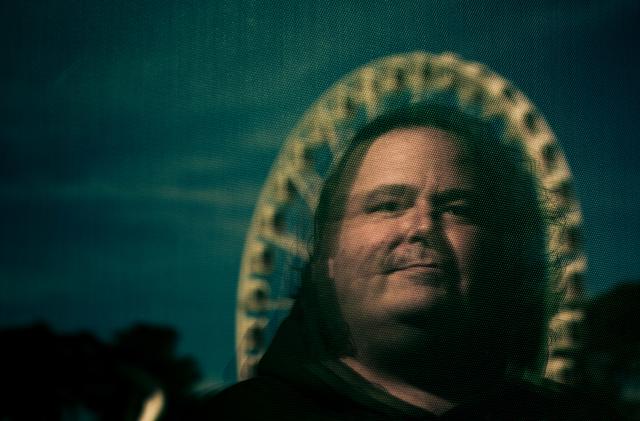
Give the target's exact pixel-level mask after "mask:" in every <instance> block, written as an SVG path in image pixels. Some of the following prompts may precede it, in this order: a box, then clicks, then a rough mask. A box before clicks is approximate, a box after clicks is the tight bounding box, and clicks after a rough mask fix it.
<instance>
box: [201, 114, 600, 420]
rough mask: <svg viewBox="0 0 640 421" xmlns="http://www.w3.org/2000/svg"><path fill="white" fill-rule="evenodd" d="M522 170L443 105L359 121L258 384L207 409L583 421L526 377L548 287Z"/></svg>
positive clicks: (536, 364) (536, 368) (230, 414)
mask: <svg viewBox="0 0 640 421" xmlns="http://www.w3.org/2000/svg"><path fill="white" fill-rule="evenodd" d="M528 169H529V166H528V165H527V160H526V158H525V154H524V153H523V152H522V151H521V150H520V149H519V147H518V146H516V145H510V144H507V143H504V142H500V141H499V139H498V137H497V136H496V135H495V131H494V128H493V127H491V126H490V125H488V124H486V123H483V122H481V121H479V120H477V119H474V118H471V117H469V116H466V115H464V114H462V113H460V112H458V111H456V110H453V109H450V108H447V107H445V106H434V105H414V106H410V107H407V108H403V109H400V110H397V111H395V112H393V113H392V114H389V115H384V116H382V117H380V118H378V119H376V120H374V121H373V122H371V123H370V124H368V125H367V126H365V127H364V128H363V129H362V130H360V131H359V132H358V134H356V136H355V137H354V139H353V140H352V141H351V143H350V145H349V147H348V148H347V150H346V151H345V152H344V153H343V154H342V157H341V158H340V160H339V161H338V162H337V164H336V165H335V167H334V168H333V170H332V172H331V173H330V175H329V177H328V179H327V180H326V182H325V185H324V187H323V190H322V193H321V195H320V200H319V204H318V208H317V209H316V214H315V219H314V223H315V228H314V238H313V248H312V255H311V259H310V262H309V264H308V265H307V267H306V268H305V270H304V271H303V274H302V284H301V290H300V293H299V296H298V299H297V300H296V304H295V306H294V308H293V310H292V312H291V315H290V316H289V317H288V319H287V320H285V322H284V323H283V324H282V326H281V328H280V330H279V332H278V334H277V335H276V338H275V339H274V342H273V343H272V345H271V347H270V348H269V350H268V351H267V353H266V354H265V356H264V357H263V359H262V361H261V363H260V366H259V368H258V376H257V377H256V378H254V379H251V380H248V381H245V382H242V383H240V384H238V385H236V386H233V387H231V388H230V389H228V390H226V391H224V392H222V393H220V394H219V395H218V396H216V397H215V398H214V399H213V401H211V402H210V403H209V406H208V407H207V410H206V411H205V412H208V413H209V414H212V413H217V414H220V412H222V413H224V414H225V415H226V417H227V418H228V419H318V420H325V419H327V420H328V419H380V420H387V419H440V418H442V419H476V418H477V419H525V418H526V419H550V418H551V419H594V418H593V416H594V414H596V413H595V412H594V411H593V408H585V407H575V405H574V403H575V402H576V401H575V398H573V397H570V396H568V394H566V393H565V396H563V397H562V398H559V397H558V395H557V393H555V392H552V391H550V390H547V388H544V387H542V386H541V385H540V384H535V383H533V382H525V379H538V378H539V373H540V370H541V369H542V367H543V364H544V357H545V352H544V350H545V345H546V329H545V326H546V321H547V314H546V312H547V308H548V302H547V295H546V292H547V285H548V283H549V280H550V277H551V276H552V271H550V269H549V259H548V256H547V254H546V247H545V245H546V230H545V220H544V214H543V212H542V210H541V206H540V203H539V202H538V200H539V199H538V197H539V196H540V195H539V194H538V191H537V185H536V182H535V178H534V177H533V175H532V174H530V172H529V170H528ZM595 416H596V418H595V419H599V418H597V417H598V416H599V415H595ZM590 417H591V418H590Z"/></svg>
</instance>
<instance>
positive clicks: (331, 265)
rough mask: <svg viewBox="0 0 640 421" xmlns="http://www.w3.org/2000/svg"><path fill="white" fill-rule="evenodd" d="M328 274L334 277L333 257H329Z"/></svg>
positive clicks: (330, 277) (331, 277)
mask: <svg viewBox="0 0 640 421" xmlns="http://www.w3.org/2000/svg"><path fill="white" fill-rule="evenodd" d="M327 276H328V277H329V279H333V257H329V258H327Z"/></svg>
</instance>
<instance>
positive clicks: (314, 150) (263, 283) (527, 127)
mask: <svg viewBox="0 0 640 421" xmlns="http://www.w3.org/2000/svg"><path fill="white" fill-rule="evenodd" d="M425 102H427V103H440V104H447V105H452V106H455V107H457V108H459V109H461V110H463V111H464V112H465V113H467V114H470V115H473V116H476V117H478V118H481V119H483V120H485V121H491V122H493V123H497V124H498V125H499V127H502V130H503V133H502V135H503V136H502V138H503V139H504V141H505V142H520V143H521V144H522V145H523V149H524V150H525V151H526V153H527V154H528V155H529V156H530V158H531V161H532V162H533V164H534V173H535V175H536V177H537V178H538V182H539V184H540V186H541V191H543V192H544V197H543V198H542V199H543V200H542V201H543V203H544V206H545V207H546V211H547V213H548V214H549V215H550V217H551V221H550V223H549V225H548V245H547V247H548V250H549V251H550V252H551V253H550V254H551V255H552V256H554V259H555V260H556V261H555V262H554V263H555V264H556V266H557V267H559V268H560V276H559V277H558V278H557V279H558V281H557V282H556V284H555V285H553V286H552V287H553V292H554V293H555V294H557V297H558V299H559V302H560V306H559V308H558V311H557V312H556V314H555V316H554V317H553V318H552V320H551V322H550V333H551V338H550V339H551V340H550V342H549V343H550V345H549V347H550V349H549V351H550V352H549V355H550V358H549V361H548V363H547V368H546V376H547V377H549V378H552V379H554V380H557V381H563V382H567V381H570V376H571V370H572V369H573V360H572V359H571V358H570V357H567V355H571V353H572V352H575V351H576V349H577V348H579V346H580V344H579V341H577V339H576V338H575V334H573V333H572V332H576V331H579V326H580V323H581V321H582V317H583V316H582V312H581V311H580V310H579V309H575V308H574V307H572V303H575V302H577V301H579V300H580V299H581V296H582V292H581V291H582V277H583V274H584V272H585V269H586V258H585V256H584V254H583V251H582V245H581V242H580V238H581V223H582V215H581V212H580V207H579V203H578V201H577V199H576V197H575V195H574V190H573V187H572V185H573V183H572V179H571V174H570V171H569V167H568V165H567V163H566V160H565V158H564V155H563V153H562V150H561V148H560V146H559V144H558V142H557V141H556V138H555V136H554V134H553V133H552V131H551V129H550V128H549V126H548V125H547V123H546V122H545V120H544V119H543V117H542V116H541V115H540V114H539V113H538V111H537V110H536V108H535V107H534V106H533V104H531V102H530V101H529V100H528V99H527V98H526V97H525V95H524V94H523V93H522V92H520V91H519V90H518V89H516V88H515V87H514V86H513V85H512V84H511V83H509V82H508V81H506V80H505V79H503V78H502V77H500V76H499V75H497V74H496V73H494V72H492V71H491V70H489V69H488V68H487V67H486V66H484V65H482V64H479V63H473V62H467V61H463V60H461V59H460V58H459V57H457V56H456V55H454V54H451V53H444V54H441V55H432V54H427V53H424V52H415V53H410V54H402V55H396V56H390V57H386V58H383V59H380V60H377V61H374V62H372V63H370V64H368V65H366V66H364V67H362V68H360V69H357V70H355V71H354V72H352V73H350V74H348V75H347V76H345V77H344V78H342V79H341V80H340V81H338V82H337V83H336V84H335V85H334V86H333V87H331V88H330V89H329V90H328V91H326V92H325V93H324V94H323V95H322V96H321V97H320V99H318V100H317V101H316V102H315V103H314V104H313V105H312V106H311V107H310V108H309V110H307V112H306V113H305V114H304V116H303V117H302V118H301V120H300V121H299V123H298V124H297V125H296V127H295V128H294V129H293V130H292V132H291V133H290V135H289V136H288V138H287V139H286V141H285V142H284V144H283V146H282V149H281V151H280V154H279V156H278V157H277V159H276V161H275V162H274V164H273V166H272V168H271V172H270V174H269V176H268V178H267V180H266V182H265V184H264V186H263V188H262V192H261V194H260V197H259V199H258V203H257V207H256V210H255V212H254V215H253V219H252V222H251V226H250V229H249V231H248V233H247V236H246V240H245V247H244V253H243V256H242V263H241V268H240V278H239V283H238V298H237V307H236V312H237V313H236V357H237V370H238V371H237V376H238V379H239V380H244V379H247V378H249V377H251V376H252V375H253V374H254V370H255V367H256V365H257V363H258V361H259V360H260V357H261V356H262V354H263V353H264V351H265V350H266V347H267V346H268V344H269V342H270V340H271V338H272V337H273V335H274V334H275V331H276V329H277V327H278V325H279V324H280V322H281V321H282V319H283V318H284V317H285V316H286V315H287V314H288V311H289V309H290V308H291V305H292V303H293V299H292V297H293V296H294V295H295V293H296V290H297V287H298V278H299V276H298V275H297V273H296V270H295V269H296V268H301V267H302V266H303V264H304V262H305V261H306V260H307V258H308V253H307V240H308V239H309V234H310V232H311V221H312V215H313V211H314V209H315V207H316V204H317V200H318V195H319V192H320V189H321V186H322V182H323V180H324V177H325V176H326V174H327V171H328V169H329V167H330V166H331V163H332V162H333V161H334V160H336V159H337V158H338V157H339V156H340V154H341V151H343V150H344V148H345V146H346V145H347V144H348V142H349V141H350V139H351V138H352V137H353V135H354V134H355V133H356V132H357V131H358V130H359V129H360V128H362V127H363V126H364V125H366V124H367V123H369V122H370V121H372V120H373V119H375V118H376V117H377V116H380V115H382V114H386V113H389V112H391V111H393V110H395V109H398V108H402V107H406V106H407V105H410V104H415V103H425Z"/></svg>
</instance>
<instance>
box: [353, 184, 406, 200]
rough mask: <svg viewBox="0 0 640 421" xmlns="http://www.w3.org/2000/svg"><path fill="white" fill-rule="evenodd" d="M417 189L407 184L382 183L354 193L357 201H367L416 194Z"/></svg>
mask: <svg viewBox="0 0 640 421" xmlns="http://www.w3.org/2000/svg"><path fill="white" fill-rule="evenodd" d="M416 194H417V189H416V188H415V187H414V186H411V185H409V184H383V185H381V186H378V187H375V188H373V189H371V190H368V191H362V192H358V193H355V194H354V199H355V200H356V201H357V202H358V203H369V202H371V201H374V200H376V199H378V198H381V197H389V196H390V197H402V196H407V195H416Z"/></svg>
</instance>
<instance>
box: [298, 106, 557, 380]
mask: <svg viewBox="0 0 640 421" xmlns="http://www.w3.org/2000/svg"><path fill="white" fill-rule="evenodd" d="M411 127H433V128H437V129H440V130H443V131H446V132H449V133H451V134H453V135H454V137H455V139H456V141H458V142H459V144H460V146H461V147H462V148H463V149H464V151H465V152H466V153H468V155H469V157H470V162H469V165H471V166H472V169H474V170H475V174H476V177H478V178H477V181H478V182H479V183H481V185H482V189H481V193H482V197H481V198H480V200H481V204H483V205H484V206H483V207H484V208H485V209H486V210H487V212H485V213H484V214H483V217H485V220H483V222H484V223H485V224H486V225H487V227H488V229H489V230H490V232H491V233H493V234H494V235H493V236H492V238H491V247H487V253H488V256H487V257H488V258H487V259H486V261H487V265H486V266H485V267H484V268H483V277H484V279H483V280H484V282H476V284H478V285H476V287H479V288H478V291H476V292H475V293H476V294H478V296H479V297H480V299H479V302H482V303H485V304H489V303H490V304H491V305H485V306H484V307H482V308H481V309H480V310H481V311H482V317H483V320H485V321H487V322H488V325H490V326H492V327H493V329H494V331H492V332H490V333H489V338H488V340H489V341H494V342H495V346H496V347H497V348H500V349H495V350H493V352H495V358H499V357H498V355H502V356H503V358H504V359H505V365H506V366H509V367H510V369H511V370H514V372H515V373H517V374H516V375H521V374H523V373H525V372H526V373H534V374H539V373H540V371H541V369H542V367H543V363H544V362H545V359H546V354H545V353H544V352H543V350H545V349H546V344H547V338H546V332H547V324H548V317H549V309H550V307H549V306H548V304H549V303H548V285H549V284H550V279H551V276H552V271H551V270H550V262H551V259H550V258H549V255H548V252H547V225H548V224H547V218H546V217H545V214H544V211H543V209H544V207H543V206H542V202H541V199H540V198H541V197H542V195H541V193H540V191H539V186H538V183H537V178H536V177H535V175H534V174H533V171H532V169H533V167H532V165H533V164H532V163H531V161H530V159H529V158H528V156H527V155H526V153H525V152H524V151H523V149H522V146H521V144H520V143H519V142H509V141H506V140H503V139H502V138H501V136H499V134H498V133H499V131H500V130H501V128H500V127H499V126H498V124H497V123H495V122H487V121H483V120H481V119H479V118H476V117H473V116H470V115H468V114H465V113H463V112H461V111H460V110H459V109H455V108H452V107H449V106H442V105H433V104H418V105H412V106H409V107H405V108H402V109H399V110H397V111H394V112H392V113H389V114H385V115H382V116H380V117H378V118H376V119H374V120H373V121H371V122H370V123H369V124H367V125H366V126H364V127H363V128H362V129H361V130H360V131H358V132H357V133H356V135H355V136H354V137H353V139H352V140H351V142H350V143H349V144H348V146H347V147H346V148H345V150H344V152H343V153H342V155H341V156H340V157H339V159H338V160H337V161H336V162H335V165H334V166H333V167H332V168H331V170H330V172H329V175H328V177H327V178H326V181H325V183H324V185H323V188H322V190H321V193H320V197H319V201H318V206H317V208H316V211H315V214H314V220H313V237H312V239H311V247H310V259H309V263H308V264H307V266H306V267H305V269H304V270H303V276H302V291H301V294H304V293H305V292H304V291H305V290H307V292H306V293H307V294H308V293H310V292H311V291H309V289H312V290H313V293H314V294H319V295H323V296H324V298H322V297H320V298H319V301H318V302H317V303H316V304H317V305H319V306H320V307H321V308H320V310H322V307H323V306H327V305H332V304H331V303H330V300H335V296H333V295H332V293H331V291H327V290H330V289H331V288H327V287H328V285H327V282H328V281H327V279H326V267H325V266H326V259H327V258H328V257H329V253H330V251H331V247H332V245H333V244H334V243H335V241H334V240H335V235H336V232H337V226H338V225H339V224H340V221H341V220H342V218H343V214H344V210H345V209H344V208H345V204H346V202H347V197H348V195H349V192H350V189H351V186H352V184H353V181H354V178H355V175H356V173H357V171H358V169H359V167H360V164H361V163H362V160H363V159H364V156H365V155H366V153H367V151H368V149H369V147H370V146H371V145H372V144H373V143H374V142H375V141H376V140H377V139H378V138H379V137H380V136H382V135H383V134H385V133H388V132H389V131H392V130H394V129H400V128H411ZM489 282H491V283H489ZM328 313H329V311H327V312H324V315H323V317H326V318H328V319H331V317H332V315H331V314H328ZM333 317H334V318H335V316H333ZM323 323H325V329H326V330H327V331H326V332H324V335H325V336H330V337H331V340H330V341H329V345H330V348H331V349H333V350H334V351H335V352H336V353H340V352H344V350H345V342H348V341H349V339H348V338H347V337H345V336H344V335H348V334H347V333H346V332H344V329H343V328H341V327H340V323H337V324H336V323H335V320H324V321H323Z"/></svg>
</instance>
